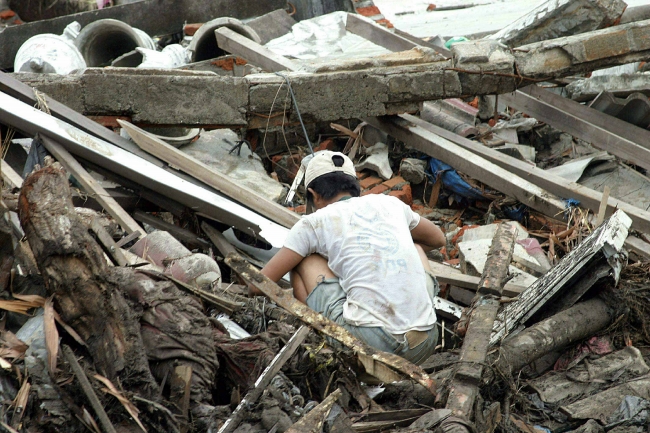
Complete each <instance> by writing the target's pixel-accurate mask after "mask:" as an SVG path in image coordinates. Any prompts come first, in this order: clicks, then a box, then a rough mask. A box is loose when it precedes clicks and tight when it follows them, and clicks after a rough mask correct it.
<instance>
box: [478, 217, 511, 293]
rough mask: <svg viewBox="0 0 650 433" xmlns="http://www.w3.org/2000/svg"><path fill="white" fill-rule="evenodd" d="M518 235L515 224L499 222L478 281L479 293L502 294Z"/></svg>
mask: <svg viewBox="0 0 650 433" xmlns="http://www.w3.org/2000/svg"><path fill="white" fill-rule="evenodd" d="M516 237H517V228H516V227H515V225H514V224H509V223H501V224H499V228H498V229H497V231H496V233H495V234H494V237H493V238H492V244H491V245H490V251H489V252H488V256H487V260H486V261H485V268H484V270H483V274H482V275H481V281H480V282H479V283H478V291H479V293H489V294H491V295H497V296H501V295H502V293H503V286H504V284H505V282H506V279H507V278H508V268H509V267H510V262H511V261H512V253H513V251H514V249H515V239H516Z"/></svg>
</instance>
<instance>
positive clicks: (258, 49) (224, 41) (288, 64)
mask: <svg viewBox="0 0 650 433" xmlns="http://www.w3.org/2000/svg"><path fill="white" fill-rule="evenodd" d="M214 34H215V36H216V37H217V45H219V48H221V49H222V50H224V51H226V52H228V53H230V54H234V55H236V56H239V57H242V58H244V59H246V60H248V62H249V63H252V64H253V65H255V66H259V67H260V68H262V69H264V70H266V71H269V72H281V71H297V70H299V69H300V65H299V64H297V63H296V62H294V61H292V60H289V59H287V58H286V57H284V56H281V55H279V54H275V53H274V52H273V51H271V50H269V49H268V48H266V47H263V46H262V45H260V44H258V43H257V42H255V41H252V40H250V39H248V38H246V37H244V36H242V35H240V34H239V33H236V32H233V31H232V30H230V29H229V28H228V27H220V28H218V29H217V30H215V31H214Z"/></svg>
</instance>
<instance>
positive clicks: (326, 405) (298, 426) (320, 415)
mask: <svg viewBox="0 0 650 433" xmlns="http://www.w3.org/2000/svg"><path fill="white" fill-rule="evenodd" d="M341 394H343V393H342V392H341V390H340V389H338V388H337V389H336V390H335V391H334V392H332V393H331V394H330V395H328V396H327V398H325V400H323V401H322V402H321V403H320V404H319V405H318V406H316V407H315V408H313V409H312V410H310V411H309V412H308V413H307V414H306V415H304V416H303V417H302V418H300V419H299V420H298V421H297V422H296V423H295V424H294V425H292V426H291V427H290V428H289V430H287V431H286V433H321V432H322V431H323V424H324V423H325V418H327V415H329V413H330V411H331V410H332V406H334V404H335V403H336V400H338V399H339V397H341Z"/></svg>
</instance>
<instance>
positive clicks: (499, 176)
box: [364, 116, 566, 215]
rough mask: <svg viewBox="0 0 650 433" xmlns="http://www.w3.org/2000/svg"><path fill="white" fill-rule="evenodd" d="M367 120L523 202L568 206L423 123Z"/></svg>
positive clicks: (555, 208)
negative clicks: (424, 126)
mask: <svg viewBox="0 0 650 433" xmlns="http://www.w3.org/2000/svg"><path fill="white" fill-rule="evenodd" d="M405 117H406V116H405ZM364 120H365V121H366V122H368V123H369V124H370V125H372V126H374V127H375V128H379V129H381V130H382V131H384V132H386V133H387V134H389V135H391V136H393V137H395V138H396V139H398V140H400V141H402V142H404V143H406V145H407V146H409V147H411V148H414V149H416V150H419V151H421V152H424V153H426V154H427V155H430V156H433V157H434V158H437V159H439V160H441V161H443V162H445V163H446V164H449V165H451V166H452V167H454V168H455V169H456V170H458V171H461V172H463V173H471V175H472V177H473V178H474V179H476V180H478V181H480V182H483V183H484V184H486V185H488V186H490V187H492V188H494V189H496V190H497V191H501V192H503V193H504V194H506V195H508V196H510V197H514V198H516V199H517V200H519V201H520V202H521V203H523V204H524V205H526V206H530V207H531V208H533V209H535V210H538V211H539V212H541V213H543V214H545V215H557V214H558V213H562V212H563V211H564V209H565V207H566V206H565V203H564V202H563V201H562V200H561V199H560V198H559V197H557V196H554V195H553V194H551V193H549V192H548V191H545V190H543V189H542V188H540V187H538V186H536V185H534V184H532V183H531V182H529V181H528V180H526V179H524V178H523V177H519V176H516V175H513V173H511V172H510V171H508V170H504V169H503V168H501V167H498V166H497V165H496V164H494V163H492V162H490V161H488V160H487V159H485V158H483V157H481V156H479V155H476V154H474V153H472V152H470V151H469V150H466V149H464V148H462V147H460V146H458V145H457V144H454V143H452V142H451V141H450V140H448V139H445V138H443V137H441V136H440V135H437V134H434V133H432V132H430V131H428V130H427V129H425V128H423V127H422V125H420V124H415V123H414V122H411V121H410V119H409V120H408V121H405V120H404V119H400V118H390V119H387V118H383V117H382V118H378V117H372V118H367V119H364ZM424 123H425V124H426V123H427V122H424Z"/></svg>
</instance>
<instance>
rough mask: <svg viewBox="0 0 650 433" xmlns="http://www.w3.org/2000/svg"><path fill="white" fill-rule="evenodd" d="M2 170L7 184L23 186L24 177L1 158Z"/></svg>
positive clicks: (13, 186)
mask: <svg viewBox="0 0 650 433" xmlns="http://www.w3.org/2000/svg"><path fill="white" fill-rule="evenodd" d="M0 171H1V172H2V181H3V182H4V183H5V185H9V186H10V187H12V188H20V187H22V186H23V178H22V177H21V176H20V175H19V174H18V173H16V170H14V169H13V168H12V167H11V166H10V165H9V164H7V161H5V160H4V159H0Z"/></svg>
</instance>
